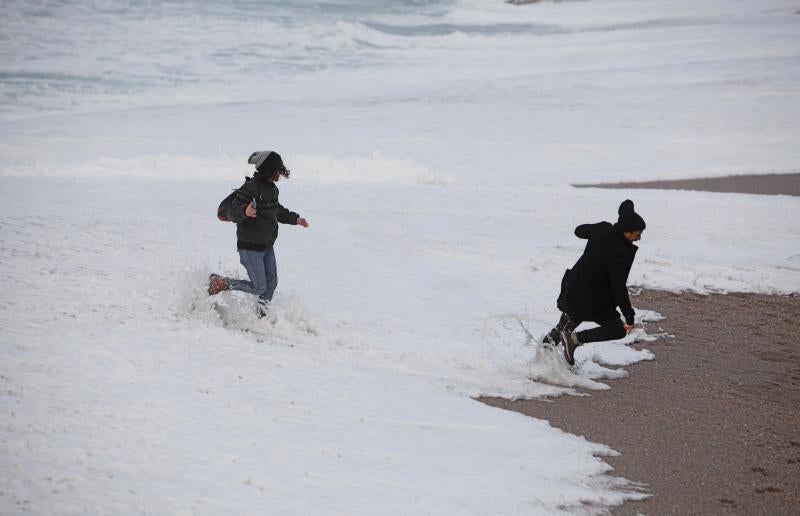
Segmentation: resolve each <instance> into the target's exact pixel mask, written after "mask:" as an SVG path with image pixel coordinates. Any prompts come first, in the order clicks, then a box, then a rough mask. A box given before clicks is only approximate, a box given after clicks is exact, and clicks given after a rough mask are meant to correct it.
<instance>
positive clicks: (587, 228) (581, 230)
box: [575, 221, 611, 239]
mask: <svg viewBox="0 0 800 516" xmlns="http://www.w3.org/2000/svg"><path fill="white" fill-rule="evenodd" d="M608 227H611V223H609V222H605V221H603V222H598V223H596V224H581V225H580V226H578V227H577V228H575V236H576V237H578V238H583V239H589V238H592V237H593V236H595V235H596V234H597V233H599V232H600V231H602V230H603V229H605V228H608Z"/></svg>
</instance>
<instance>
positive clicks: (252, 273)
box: [228, 249, 267, 296]
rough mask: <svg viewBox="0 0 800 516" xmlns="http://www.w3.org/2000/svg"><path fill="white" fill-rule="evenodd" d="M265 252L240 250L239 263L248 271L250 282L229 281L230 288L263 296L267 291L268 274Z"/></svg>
mask: <svg viewBox="0 0 800 516" xmlns="http://www.w3.org/2000/svg"><path fill="white" fill-rule="evenodd" d="M264 253H265V251H251V250H249V249H239V262H240V263H241V264H242V265H243V266H244V268H245V270H246V271H247V276H248V277H249V278H250V281H247V280H237V279H229V280H228V287H229V288H230V289H231V290H239V291H240V292H247V293H248V294H255V295H258V296H260V295H262V294H263V293H264V291H266V289H267V274H266V271H265V270H264Z"/></svg>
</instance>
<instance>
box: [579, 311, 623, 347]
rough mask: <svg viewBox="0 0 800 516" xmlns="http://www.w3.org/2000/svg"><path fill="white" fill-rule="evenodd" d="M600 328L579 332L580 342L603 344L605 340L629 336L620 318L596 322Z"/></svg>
mask: <svg viewBox="0 0 800 516" xmlns="http://www.w3.org/2000/svg"><path fill="white" fill-rule="evenodd" d="M595 322H596V323H597V324H599V325H600V326H599V327H597V328H592V329H591V330H584V331H581V332H578V334H577V335H578V342H580V343H581V344H586V343H588V342H601V341H604V340H617V339H621V338H623V337H624V336H625V335H627V332H626V331H625V325H623V324H622V319H620V318H619V316H615V317H609V318H608V319H604V320H602V321H595Z"/></svg>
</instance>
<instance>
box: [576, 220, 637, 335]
mask: <svg viewBox="0 0 800 516" xmlns="http://www.w3.org/2000/svg"><path fill="white" fill-rule="evenodd" d="M575 236H577V237H578V238H585V239H588V242H587V243H586V248H585V249H584V251H583V255H582V256H581V257H580V259H578V261H577V262H576V263H575V265H574V266H573V267H572V269H571V270H570V271H567V276H566V277H565V280H566V281H565V284H564V287H565V289H566V292H565V293H562V297H563V295H564V294H566V298H565V300H566V306H565V307H563V308H566V310H565V311H566V312H568V313H569V314H570V315H571V316H573V317H574V318H577V319H579V320H582V321H602V320H605V319H609V318H611V317H615V316H616V317H619V314H618V313H617V310H616V307H619V308H620V310H621V311H622V315H624V316H625V323H626V324H629V325H632V324H633V315H634V311H633V308H632V307H631V301H630V298H629V297H628V288H627V286H626V283H627V281H628V274H629V273H630V270H631V266H632V265H633V259H634V258H635V256H636V251H637V250H638V247H636V246H635V245H634V244H633V243H632V242H629V241H628V240H627V239H626V238H625V236H624V235H623V231H622V228H621V227H620V224H614V225H612V224H611V223H610V222H605V221H604V222H598V223H597V224H582V225H580V226H578V227H577V228H575ZM563 308H562V309H563Z"/></svg>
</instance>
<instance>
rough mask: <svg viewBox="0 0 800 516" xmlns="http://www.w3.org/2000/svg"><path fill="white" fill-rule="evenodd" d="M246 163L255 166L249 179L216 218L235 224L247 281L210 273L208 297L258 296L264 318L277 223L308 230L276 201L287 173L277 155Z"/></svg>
mask: <svg viewBox="0 0 800 516" xmlns="http://www.w3.org/2000/svg"><path fill="white" fill-rule="evenodd" d="M248 163H250V164H252V165H255V167H256V171H255V173H254V174H253V177H252V179H251V178H249V177H246V178H245V182H244V184H243V185H242V186H241V187H240V188H239V189H237V190H236V191H235V192H234V193H233V195H232V197H231V200H230V203H229V204H226V206H225V207H224V208H223V206H220V210H221V211H223V212H224V213H219V217H220V219H222V220H230V221H232V222H235V223H236V238H237V241H236V247H237V249H238V250H239V261H240V262H241V264H242V265H243V266H244V268H245V270H246V271H247V276H248V277H249V280H239V279H232V278H226V277H223V276H218V275H216V274H212V275H211V277H210V278H209V286H208V294H209V295H214V294H218V293H219V292H222V291H225V290H239V291H241V292H247V293H249V294H254V295H256V296H258V316H259V317H263V316H264V315H266V311H267V308H268V306H269V303H270V301H271V300H272V296H273V294H274V293H275V288H276V287H277V286H278V269H277V264H276V261H275V250H274V245H275V240H276V239H277V238H278V223H281V224H291V225H299V226H303V227H308V221H306V219H304V218H303V217H301V216H300V215H298V214H297V213H295V212H293V211H289V210H288V209H286V208H284V207H283V206H281V204H280V203H279V202H278V187H277V186H276V185H275V183H277V182H278V181H279V180H280V178H281V177H285V178H288V177H289V170H288V169H287V168H286V167H285V166H284V164H283V160H282V159H281V157H280V155H279V154H278V153H277V152H271V151H262V152H254V153H253V154H252V155H251V156H250V159H249V160H248ZM226 201H227V199H226ZM223 203H225V201H223Z"/></svg>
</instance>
